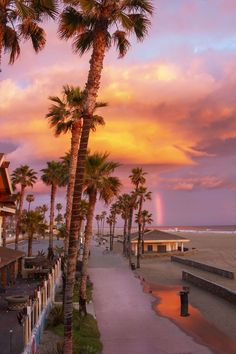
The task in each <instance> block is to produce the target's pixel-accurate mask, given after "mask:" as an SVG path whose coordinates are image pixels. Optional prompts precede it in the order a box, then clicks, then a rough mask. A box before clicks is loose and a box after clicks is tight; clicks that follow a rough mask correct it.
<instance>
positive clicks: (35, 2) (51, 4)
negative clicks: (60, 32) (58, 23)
mask: <svg viewBox="0 0 236 354" xmlns="http://www.w3.org/2000/svg"><path fill="white" fill-rule="evenodd" d="M31 6H32V8H33V9H34V11H35V13H36V14H38V15H39V16H45V15H46V16H48V17H51V18H53V19H54V18H55V17H56V15H57V14H58V2H57V1H55V0H31Z"/></svg>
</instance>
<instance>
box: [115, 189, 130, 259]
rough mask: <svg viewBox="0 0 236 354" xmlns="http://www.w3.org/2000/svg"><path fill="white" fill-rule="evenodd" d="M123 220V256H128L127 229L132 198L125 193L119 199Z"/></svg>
mask: <svg viewBox="0 0 236 354" xmlns="http://www.w3.org/2000/svg"><path fill="white" fill-rule="evenodd" d="M118 203H119V208H120V211H121V218H122V219H123V220H124V227H123V254H124V256H127V227H128V219H129V213H130V203H131V197H130V195H129V194H128V193H124V194H122V195H120V196H119V197H118Z"/></svg>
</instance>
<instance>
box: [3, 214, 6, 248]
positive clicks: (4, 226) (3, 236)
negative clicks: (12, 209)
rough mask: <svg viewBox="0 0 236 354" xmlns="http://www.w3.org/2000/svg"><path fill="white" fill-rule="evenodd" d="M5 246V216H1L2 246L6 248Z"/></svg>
mask: <svg viewBox="0 0 236 354" xmlns="http://www.w3.org/2000/svg"><path fill="white" fill-rule="evenodd" d="M6 245H7V216H6V214H3V215H2V246H3V247H6Z"/></svg>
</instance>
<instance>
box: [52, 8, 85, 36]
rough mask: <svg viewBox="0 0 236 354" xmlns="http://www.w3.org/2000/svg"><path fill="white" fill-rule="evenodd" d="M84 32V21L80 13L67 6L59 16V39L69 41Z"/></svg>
mask: <svg viewBox="0 0 236 354" xmlns="http://www.w3.org/2000/svg"><path fill="white" fill-rule="evenodd" d="M84 31H86V19H85V17H84V16H83V14H82V13H80V12H79V11H76V9H74V8H73V7H72V6H67V7H66V8H65V10H64V11H63V12H62V14H61V16H60V22H59V29H58V32H59V36H60V38H61V39H69V38H71V37H72V36H74V35H79V34H80V33H83V32H84Z"/></svg>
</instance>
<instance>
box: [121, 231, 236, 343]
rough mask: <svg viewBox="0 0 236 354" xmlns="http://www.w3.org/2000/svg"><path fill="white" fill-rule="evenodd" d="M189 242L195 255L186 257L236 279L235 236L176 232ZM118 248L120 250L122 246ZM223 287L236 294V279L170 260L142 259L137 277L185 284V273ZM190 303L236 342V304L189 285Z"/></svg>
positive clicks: (166, 258) (156, 282)
mask: <svg viewBox="0 0 236 354" xmlns="http://www.w3.org/2000/svg"><path fill="white" fill-rule="evenodd" d="M176 234H177V235H181V236H183V237H185V238H188V239H189V240H190V242H189V244H188V247H189V248H190V249H191V248H196V252H194V254H191V256H185V257H186V258H190V259H194V260H196V261H201V262H205V263H208V264H210V265H213V266H219V267H221V268H225V269H228V270H231V271H234V272H235V276H236V234H223V233H219V234H217V233H193V232H191V233H187V232H184V233H180V232H178V233H176ZM116 249H119V250H120V249H121V247H120V245H117V246H116ZM183 269H186V270H188V271H190V272H192V273H194V274H196V275H199V276H202V277H204V278H206V279H209V280H211V281H214V282H216V283H218V284H221V285H223V286H225V287H227V288H229V289H232V290H235V291H236V280H235V279H234V280H230V279H226V278H223V277H220V276H218V275H214V274H211V273H208V272H204V271H199V270H197V269H196V268H191V267H187V266H185V265H182V264H178V263H176V262H171V261H170V258H169V257H161V258H152V259H150V258H149V259H142V262H141V269H140V270H136V272H137V274H138V275H140V276H141V277H144V278H145V280H146V281H148V282H152V283H155V284H161V285H177V286H178V285H180V286H182V285H186V283H185V284H184V282H183V281H182V279H181V274H182V270H183ZM189 300H190V303H191V305H192V306H193V307H195V308H197V309H198V310H199V311H200V313H201V314H202V316H203V317H204V318H205V319H207V320H208V321H209V322H210V323H212V324H214V325H215V326H216V327H217V328H218V329H219V330H220V331H222V332H224V333H225V334H226V335H228V336H229V337H231V338H232V339H234V340H236V305H233V304H230V303H228V302H227V301H225V300H223V299H220V298H218V297H217V296H214V295H212V294H210V293H208V292H206V291H204V290H202V289H199V288H197V287H195V286H193V285H190V294H189Z"/></svg>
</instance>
